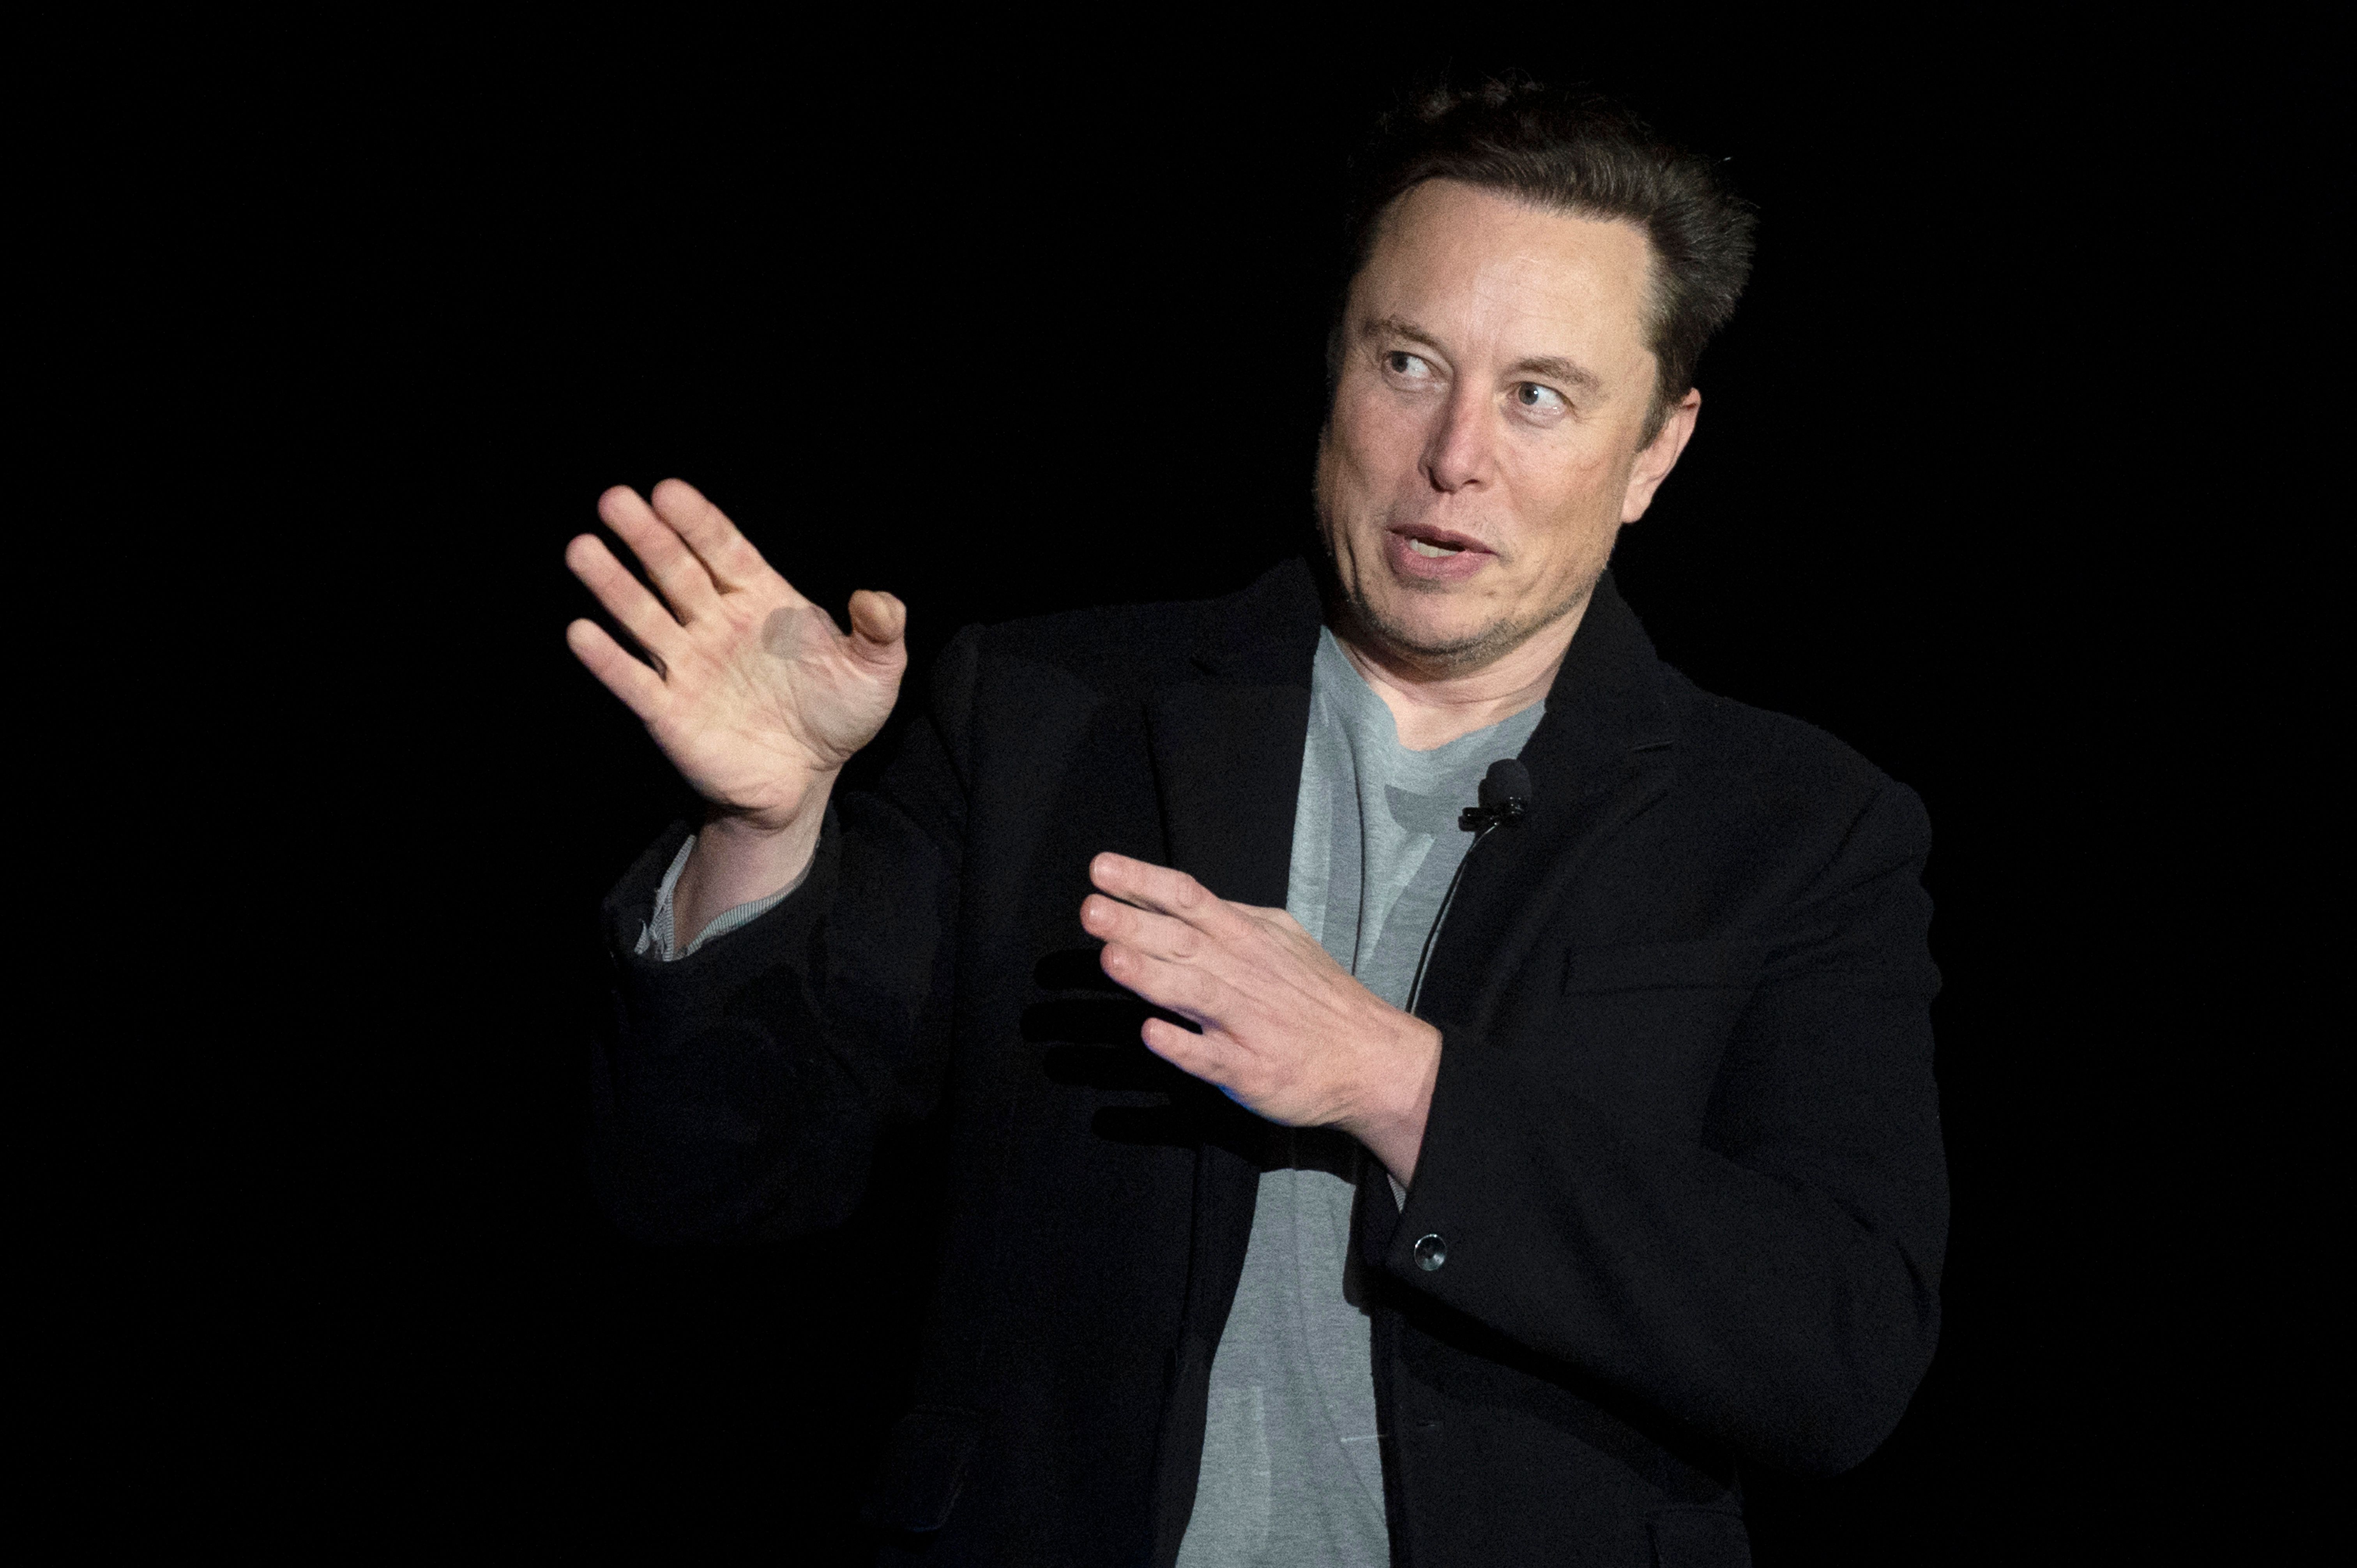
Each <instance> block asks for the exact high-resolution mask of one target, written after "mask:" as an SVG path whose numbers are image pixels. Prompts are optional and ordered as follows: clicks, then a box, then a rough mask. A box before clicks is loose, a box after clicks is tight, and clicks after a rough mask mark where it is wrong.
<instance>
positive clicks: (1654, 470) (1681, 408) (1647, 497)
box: [1620, 390, 1702, 522]
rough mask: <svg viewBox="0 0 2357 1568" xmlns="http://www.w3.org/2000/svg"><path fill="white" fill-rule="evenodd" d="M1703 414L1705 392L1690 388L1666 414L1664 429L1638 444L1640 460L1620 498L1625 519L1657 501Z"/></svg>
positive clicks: (1633, 517)
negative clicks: (1663, 485) (1656, 497)
mask: <svg viewBox="0 0 2357 1568" xmlns="http://www.w3.org/2000/svg"><path fill="white" fill-rule="evenodd" d="M1701 415H1702V393H1701V392H1699V391H1695V390H1689V391H1688V392H1686V395H1685V396H1684V397H1682V398H1680V399H1678V401H1677V402H1676V403H1673V404H1672V405H1671V406H1670V411H1669V413H1665V414H1663V416H1662V428H1661V430H1660V432H1659V433H1657V434H1656V435H1654V437H1653V438H1652V440H1651V441H1649V442H1647V443H1646V444H1645V445H1644V446H1641V447H1639V448H1638V450H1637V461H1636V462H1635V463H1634V464H1632V465H1631V467H1630V469H1629V489H1628V493H1627V494H1625V495H1624V496H1622V497H1621V498H1620V521H1622V522H1634V521H1637V520H1638V519H1639V518H1641V517H1642V516H1644V515H1645V509H1646V508H1647V507H1649V506H1652V504H1653V492H1654V491H1655V490H1658V489H1661V488H1662V481H1663V479H1666V478H1669V477H1670V470H1671V469H1672V468H1674V467H1677V466H1678V455H1679V454H1680V453H1682V452H1684V450H1685V449H1686V443H1687V442H1688V441H1691V440H1693V439H1694V430H1695V420H1696V419H1698V418H1700V417H1701Z"/></svg>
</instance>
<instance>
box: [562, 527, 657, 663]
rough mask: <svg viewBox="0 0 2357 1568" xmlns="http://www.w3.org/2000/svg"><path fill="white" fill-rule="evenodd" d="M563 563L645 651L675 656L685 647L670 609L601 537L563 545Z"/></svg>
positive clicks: (591, 535) (582, 537) (584, 537)
mask: <svg viewBox="0 0 2357 1568" xmlns="http://www.w3.org/2000/svg"><path fill="white" fill-rule="evenodd" d="M565 564H566V565H567V566H570V567H572V568H573V575H575V576H576V577H578V578H580V579H581V581H582V583H583V584H584V585H587V588H588V589H589V591H590V592H591V593H593V594H595V595H597V602H598V603H599V604H601V605H603V606H605V607H606V609H607V611H608V614H610V615H612V616H613V618H615V619H616V620H618V621H620V622H621V623H622V625H623V627H624V628H627V629H628V630H629V632H630V635H631V636H632V637H635V638H637V639H639V641H640V644H642V645H643V646H644V647H645V648H646V650H647V651H648V652H650V653H652V654H654V655H655V656H656V657H657V658H663V657H665V656H675V655H676V654H677V653H678V652H679V651H680V650H682V649H683V647H684V646H685V643H686V640H687V637H686V633H684V632H683V631H682V630H681V629H680V626H679V622H677V621H675V620H673V618H672V615H671V611H669V610H667V609H665V608H663V606H662V600H660V599H658V598H656V597H655V596H653V595H652V594H651V593H649V592H647V588H646V585H645V584H643V583H641V582H640V581H639V580H638V579H637V578H636V577H633V576H631V575H630V571H629V569H628V568H626V567H625V566H623V564H621V563H620V562H619V561H618V560H616V559H615V558H614V553H613V552H612V551H610V550H608V549H607V548H606V542H605V541H604V540H602V539H599V538H598V537H597V535H595V534H592V533H585V534H583V535H581V536H580V537H579V538H578V539H576V540H575V541H574V542H572V543H570V544H568V545H566V546H565Z"/></svg>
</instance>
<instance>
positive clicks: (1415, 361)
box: [1383, 349, 1432, 381]
mask: <svg viewBox="0 0 2357 1568" xmlns="http://www.w3.org/2000/svg"><path fill="white" fill-rule="evenodd" d="M1383 365H1384V367H1385V368H1386V369H1388V370H1389V371H1391V373H1392V374H1394V375H1395V376H1406V377H1408V378H1410V379H1411V380H1415V381H1422V380H1424V379H1426V377H1428V376H1430V375H1431V374H1432V367H1431V366H1430V365H1428V364H1426V362H1425V360H1424V356H1423V355H1421V354H1411V353H1409V352H1408V351H1407V350H1406V349H1393V350H1392V351H1391V352H1390V353H1388V354H1385V355H1384V356H1383Z"/></svg>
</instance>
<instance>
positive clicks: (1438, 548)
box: [1407, 539, 1465, 555]
mask: <svg viewBox="0 0 2357 1568" xmlns="http://www.w3.org/2000/svg"><path fill="white" fill-rule="evenodd" d="M1407 547H1408V548H1409V549H1410V550H1413V551H1415V553H1417V554H1418V555H1454V554H1457V553H1458V552H1460V551H1462V550H1463V549H1464V548H1465V546H1463V545H1462V544H1435V543H1433V542H1431V541H1430V540H1428V539H1411V540H1409V541H1408V542H1407Z"/></svg>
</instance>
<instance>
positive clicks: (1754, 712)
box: [1662, 665, 1904, 811]
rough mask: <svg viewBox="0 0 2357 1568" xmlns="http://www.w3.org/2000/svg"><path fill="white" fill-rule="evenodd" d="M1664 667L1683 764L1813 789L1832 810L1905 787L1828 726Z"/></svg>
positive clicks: (1767, 787)
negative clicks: (1728, 693)
mask: <svg viewBox="0 0 2357 1568" xmlns="http://www.w3.org/2000/svg"><path fill="white" fill-rule="evenodd" d="M1662 668H1663V672H1664V674H1665V677H1666V681H1665V684H1666V686H1667V689H1668V695H1669V697H1670V701H1671V703H1672V705H1673V707H1674V709H1675V710H1676V711H1677V714H1678V727H1679V743H1680V748H1681V750H1682V751H1684V754H1685V755H1684V758H1683V759H1682V760H1683V761H1684V768H1685V769H1686V770H1687V771H1689V772H1694V771H1700V772H1702V773H1705V774H1712V773H1725V774H1727V775H1731V776H1734V777H1737V778H1739V779H1742V780H1744V782H1745V787H1746V789H1748V790H1749V791H1751V792H1755V793H1763V794H1770V795H1795V794H1800V795H1808V796H1813V797H1816V798H1818V799H1819V800H1822V802H1823V803H1824V806H1826V807H1827V808H1829V809H1834V810H1839V809H1841V807H1842V806H1844V805H1846V806H1848V807H1849V808H1850V809H1852V810H1853V811H1855V810H1857V809H1860V808H1862V807H1863V806H1864V805H1865V804H1866V803H1867V802H1868V801H1870V800H1874V799H1875V798H1877V797H1878V796H1882V795H1886V794H1889V793H1890V792H1892V791H1895V790H1903V789H1904V787H1903V786H1901V785H1900V784H1898V783H1897V782H1896V781H1895V780H1893V779H1891V777H1890V776H1889V774H1888V773H1885V772H1884V771H1883V770H1882V769H1881V768H1878V767H1876V766H1875V765H1874V764H1873V763H1872V762H1870V761H1868V760H1867V758H1866V757H1864V756H1863V755H1861V754H1860V753H1859V752H1858V751H1857V748H1856V747H1854V746H1850V745H1849V744H1847V743H1846V742H1845V741H1843V740H1842V739H1841V738H1840V737H1839V736H1835V735H1834V734H1832V733H1831V732H1830V731H1827V730H1824V729H1823V728H1820V727H1819V726H1818V725H1813V724H1811V723H1809V722H1808V721H1807V720H1806V719H1800V718H1795V717H1793V716H1792V714H1781V713H1777V712H1775V711H1773V710H1772V709H1769V708H1761V707H1755V706H1753V705H1752V704H1751V703H1741V702H1738V701H1736V700H1735V699H1734V698H1732V697H1723V696H1720V695H1718V694H1717V693H1715V692H1706V691H1705V690H1703V689H1702V688H1701V687H1700V686H1697V685H1695V683H1694V682H1693V681H1691V680H1689V679H1688V678H1687V677H1686V676H1685V675H1684V672H1682V671H1677V670H1674V669H1672V668H1670V667H1669V666H1668V665H1663V667H1662Z"/></svg>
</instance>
